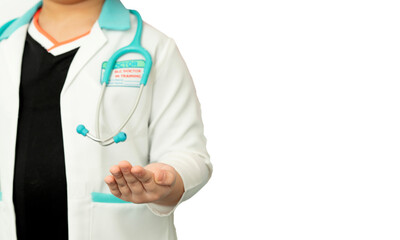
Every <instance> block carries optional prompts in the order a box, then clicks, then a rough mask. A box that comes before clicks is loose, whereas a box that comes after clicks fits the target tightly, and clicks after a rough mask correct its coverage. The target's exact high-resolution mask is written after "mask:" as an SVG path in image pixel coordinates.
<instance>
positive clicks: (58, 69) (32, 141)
mask: <svg viewBox="0 0 400 240" xmlns="http://www.w3.org/2000/svg"><path fill="white" fill-rule="evenodd" d="M77 51H78V49H75V50H72V51H70V52H67V53H64V54H62V55H58V56H53V55H52V54H50V53H48V52H47V50H46V49H44V48H43V47H42V46H41V45H40V44H39V43H37V42H36V41H35V40H34V39H33V38H32V37H31V36H30V35H29V34H28V35H27V38H26V42H25V49H24V55H23V60H22V70H21V85H20V105H19V119H18V132H17V144H16V157H15V170H14V195H13V201H14V205H15V213H16V226H17V236H18V240H24V239H41V240H44V239H52V240H54V239H57V240H64V239H65V240H67V239H68V216H67V183H66V174H65V162H64V149H63V137H62V128H61V114H60V93H61V90H62V88H63V86H64V82H65V78H66V76H67V73H68V69H69V67H70V65H71V62H72V60H73V58H74V56H75V54H76V52H77Z"/></svg>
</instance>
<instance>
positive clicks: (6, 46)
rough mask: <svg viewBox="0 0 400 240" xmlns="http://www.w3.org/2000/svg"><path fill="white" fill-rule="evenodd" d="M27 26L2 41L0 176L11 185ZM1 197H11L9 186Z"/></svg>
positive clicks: (10, 187) (4, 188) (5, 187)
mask: <svg viewBox="0 0 400 240" xmlns="http://www.w3.org/2000/svg"><path fill="white" fill-rule="evenodd" d="M26 32H27V26H22V27H21V28H20V29H18V30H17V31H16V32H15V33H14V34H13V35H12V36H11V37H10V38H8V39H7V40H4V41H3V42H1V44H2V46H1V51H0V52H1V54H3V56H2V58H3V59H6V61H5V66H2V67H0V69H2V73H1V74H2V77H3V78H5V79H7V82H6V84H5V85H3V86H2V88H5V89H2V91H1V93H2V96H1V97H0V101H2V102H3V104H2V108H3V110H2V111H4V112H5V113H6V115H5V116H1V120H0V124H1V125H2V128H1V129H2V130H1V134H3V135H5V136H7V138H6V141H4V142H3V141H0V144H1V145H2V147H1V154H2V155H1V158H2V159H1V160H0V168H1V169H0V176H1V177H2V179H1V180H0V181H4V182H5V183H12V182H13V177H14V175H13V173H14V162H15V144H16V138H17V125H18V112H19V86H20V79H21V67H22V57H23V52H24V46H25V39H26ZM3 139H5V138H3ZM2 187H3V189H2V191H3V196H4V198H10V196H12V184H3V185H2Z"/></svg>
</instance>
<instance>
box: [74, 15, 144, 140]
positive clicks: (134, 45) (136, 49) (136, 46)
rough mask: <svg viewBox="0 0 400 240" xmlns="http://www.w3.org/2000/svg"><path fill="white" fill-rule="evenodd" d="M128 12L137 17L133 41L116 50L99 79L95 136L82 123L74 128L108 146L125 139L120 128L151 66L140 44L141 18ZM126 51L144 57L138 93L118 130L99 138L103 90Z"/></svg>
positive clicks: (140, 90)
mask: <svg viewBox="0 0 400 240" xmlns="http://www.w3.org/2000/svg"><path fill="white" fill-rule="evenodd" d="M130 12H131V13H132V14H134V15H135V16H136V18H137V29H136V34H135V38H134V39H133V41H132V42H131V43H130V44H129V45H128V46H126V47H123V48H121V49H119V50H118V51H116V52H115V53H114V54H113V55H112V56H111V58H110V59H109V60H108V62H107V66H106V69H105V71H104V75H103V78H102V80H101V85H102V86H101V93H100V97H99V100H98V102H97V110H96V126H95V127H96V131H97V136H93V135H92V134H90V133H89V130H87V129H86V127H85V126H84V125H82V124H81V125H79V126H78V127H77V128H76V131H77V132H78V133H79V134H82V135H83V136H85V137H89V138H90V139H92V140H93V141H95V142H98V143H100V144H101V145H103V146H108V145H111V144H113V143H119V142H124V141H125V140H126V134H125V133H124V132H121V130H122V129H123V128H124V127H125V126H126V124H127V123H128V122H129V119H131V117H132V115H133V113H134V112H135V111H136V108H137V106H138V105H139V101H140V98H141V96H142V92H143V88H144V86H146V83H147V79H148V77H149V74H150V70H151V66H152V59H151V56H150V54H149V52H148V51H147V50H146V49H144V48H143V47H142V46H141V44H140V40H141V38H142V29H143V21H142V18H141V16H140V14H139V13H138V12H137V11H135V10H130ZM128 53H139V54H141V55H142V56H143V57H144V59H145V66H144V69H143V75H142V78H141V80H140V88H139V93H138V95H137V97H136V102H135V104H134V106H133V107H132V110H131V111H130V113H129V115H128V116H127V118H126V120H125V121H124V122H123V123H122V124H121V126H120V127H119V129H118V131H116V132H115V133H114V134H113V135H111V136H109V137H106V138H101V137H100V129H99V120H100V107H101V103H102V102H103V97H104V92H105V89H106V86H107V85H108V84H109V82H110V77H111V73H112V70H113V68H114V66H115V64H116V62H117V60H118V59H119V58H120V57H121V56H123V55H125V54H128Z"/></svg>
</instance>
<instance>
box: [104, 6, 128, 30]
mask: <svg viewBox="0 0 400 240" xmlns="http://www.w3.org/2000/svg"><path fill="white" fill-rule="evenodd" d="M129 15H130V13H129V10H128V9H126V8H125V7H124V5H123V4H122V3H121V1H120V0H106V1H105V2H104V5H103V9H102V10H101V14H100V17H99V26H100V27H101V28H102V29H108V30H116V31H126V30H129V29H130V28H131V19H130V16H129Z"/></svg>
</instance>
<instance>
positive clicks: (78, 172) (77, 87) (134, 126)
mask: <svg viewBox="0 0 400 240" xmlns="http://www.w3.org/2000/svg"><path fill="white" fill-rule="evenodd" d="M39 6H40V4H39V5H37V6H35V8H34V9H33V10H31V11H30V12H28V13H27V14H25V15H24V17H22V18H21V19H24V18H25V22H26V19H30V16H31V15H32V13H33V12H35V9H37V8H38V7H39ZM123 16H125V17H123ZM110 19H113V20H112V21H111V20H110ZM23 22H24V21H18V20H17V21H15V22H13V23H11V24H10V26H9V27H7V30H6V31H5V34H3V35H2V36H0V37H2V40H1V41H0V86H1V87H0V133H1V134H0V240H15V239H16V228H15V214H14V208H13V200H12V196H13V173H14V161H15V143H16V133H17V123H18V108H19V82H20V75H21V62H22V54H23V47H24V43H25V37H26V34H27V28H28V24H22V23H23ZM18 24H19V25H21V26H17V25H18ZM10 29H11V30H10ZM3 30H4V29H3ZM135 31H136V18H135V17H134V16H133V15H132V14H131V15H128V14H127V10H126V9H125V8H124V7H123V5H122V4H121V3H120V2H119V0H106V2H105V5H104V7H103V10H102V13H101V15H100V18H99V20H98V21H97V22H96V23H95V25H94V26H93V28H92V30H91V33H90V35H89V36H88V38H87V40H85V42H84V43H83V45H82V46H81V47H80V49H79V51H78V52H77V54H76V56H75V58H74V60H73V62H72V64H71V67H70V69H69V72H68V76H67V79H66V81H65V84H64V88H63V90H62V93H61V96H60V97H61V118H62V128H63V138H64V151H65V167H66V177H67V185H68V188H67V193H68V227H69V239H72V240H89V239H90V240H102V239H104V240H105V239H107V240H109V239H115V240H128V239H129V240H133V239H139V240H144V239H157V240H162V239H176V231H175V227H174V223H173V210H174V207H162V206H158V205H155V204H134V203H108V202H106V203H104V202H96V201H94V200H93V198H92V193H105V194H110V191H109V189H108V187H107V185H106V184H105V182H104V177H105V176H106V175H108V174H109V168H110V167H111V166H113V165H115V164H117V163H118V162H120V161H121V160H127V161H129V162H131V163H132V164H133V165H142V166H145V165H147V164H149V163H150V162H163V163H167V164H170V165H172V166H173V167H175V169H176V170H177V171H178V173H179V174H180V175H181V176H182V179H183V182H184V185H185V193H184V195H183V197H182V199H181V201H184V200H187V199H188V198H190V197H191V196H193V194H195V193H196V192H197V191H198V190H199V189H200V188H201V187H202V186H204V184H206V182H207V181H208V179H209V178H210V176H211V172H212V165H211V163H210V161H209V156H208V153H207V150H206V147H205V145H206V140H205V137H204V135H203V124H202V121H201V113H200V106H199V103H198V100H197V97H196V92H195V88H194V86H193V82H192V80H191V76H190V74H189V72H188V70H187V68H186V65H185V63H184V61H183V60H182V57H181V55H180V53H179V51H178V49H177V47H176V45H175V43H174V41H173V40H171V39H170V38H168V37H166V36H165V35H163V34H162V33H160V32H159V31H157V30H156V29H154V28H153V27H151V26H149V25H147V24H146V23H144V26H143V36H142V45H143V47H144V48H146V49H147V50H148V51H149V53H150V54H151V56H152V59H153V69H152V71H151V74H150V76H149V81H148V84H147V86H146V87H145V89H144V93H143V96H142V99H141V102H140V104H139V106H138V109H137V111H136V113H135V115H134V116H133V117H132V119H131V120H130V122H129V123H128V125H127V126H126V127H125V129H124V131H125V132H126V133H127V136H128V138H127V141H126V142H124V143H119V144H113V145H111V146H108V147H102V146H100V145H99V144H97V143H95V142H93V141H91V140H89V139H88V138H85V137H83V136H81V135H79V134H77V132H76V127H77V126H78V125H79V124H85V126H86V127H87V128H88V129H89V130H91V131H94V129H95V111H96V104H97V100H98V96H99V93H100V83H99V81H100V77H101V76H100V75H101V65H102V63H103V62H104V61H107V60H108V58H109V57H110V56H111V55H112V54H113V53H114V52H115V51H116V50H117V49H119V48H121V47H124V46H126V45H128V44H129V43H130V42H131V41H132V39H133V37H134V34H135ZM138 58H141V56H139V55H137V54H130V55H126V56H124V57H123V58H122V59H121V60H126V59H138ZM137 91H138V89H137V88H132V87H109V88H108V89H107V90H106V95H105V98H104V104H103V108H102V113H101V122H100V129H101V134H102V136H105V135H109V134H112V133H113V131H115V130H116V129H117V128H118V127H119V125H120V124H121V123H122V122H123V121H124V120H125V119H126V116H127V114H128V112H129V110H130V109H131V107H132V105H133V103H134V100H135V96H136V93H137ZM49 141H52V139H49ZM43 151H46V149H43ZM111 196H112V195H111ZM55 221H56V219H55ZM43 227H44V232H45V228H46V226H43ZM44 234H45V233H44Z"/></svg>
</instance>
